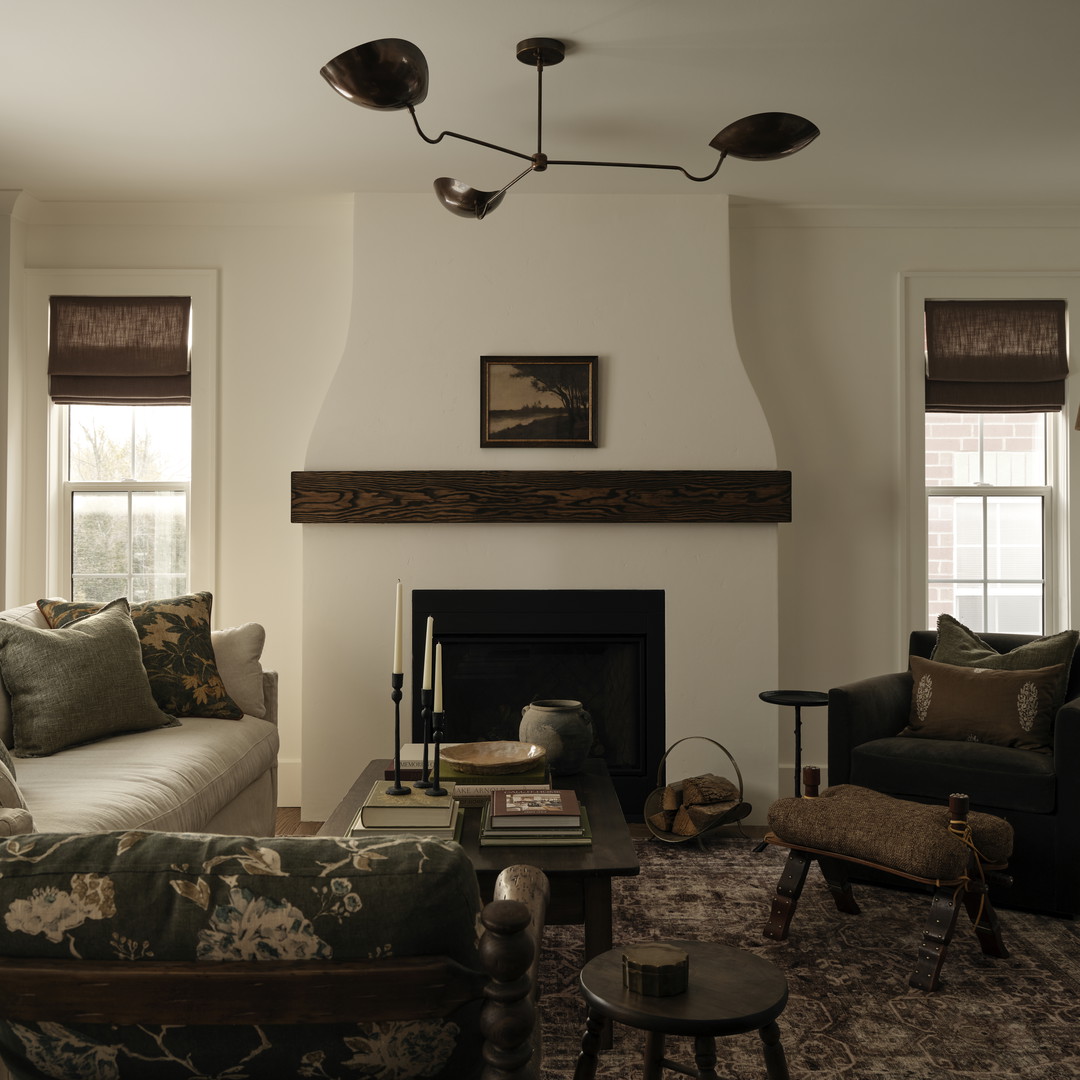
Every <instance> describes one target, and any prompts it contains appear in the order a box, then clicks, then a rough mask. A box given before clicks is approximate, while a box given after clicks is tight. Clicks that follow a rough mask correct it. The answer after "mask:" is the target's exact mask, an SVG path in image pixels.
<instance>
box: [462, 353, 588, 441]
mask: <svg viewBox="0 0 1080 1080" xmlns="http://www.w3.org/2000/svg"><path fill="white" fill-rule="evenodd" d="M597 361H598V358H597V357H595V356H481V357H480V445H481V446H482V447H483V446H487V447H496V446H501V447H514V448H518V449H522V448H528V447H532V448H541V447H545V448H546V447H584V448H595V447H596V446H598V445H599V443H598V441H597V435H596V421H597V416H598V409H597V366H598V364H597Z"/></svg>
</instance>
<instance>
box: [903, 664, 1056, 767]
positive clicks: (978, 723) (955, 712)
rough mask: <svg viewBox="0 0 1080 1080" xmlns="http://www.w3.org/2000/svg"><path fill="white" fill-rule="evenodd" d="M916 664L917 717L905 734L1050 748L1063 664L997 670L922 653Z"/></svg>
mask: <svg viewBox="0 0 1080 1080" xmlns="http://www.w3.org/2000/svg"><path fill="white" fill-rule="evenodd" d="M910 664H911V677H912V680H913V685H912V688H911V716H910V719H909V721H908V726H907V727H906V728H905V729H904V730H903V731H902V732H901V734H902V735H916V736H919V737H921V738H925V739H959V740H965V741H967V742H981V743H989V744H990V745H992V746H1011V747H1013V748H1015V749H1017V750H1039V751H1042V752H1043V753H1048V752H1049V751H1050V749H1051V730H1052V726H1053V721H1054V712H1055V708H1054V698H1055V692H1056V688H1057V687H1058V685H1059V684H1060V679H1061V668H1062V665H1061V664H1051V665H1050V666H1049V667H1044V668H1036V669H1034V670H1032V671H993V670H990V669H989V668H978V667H971V668H969V667H958V666H955V665H953V664H939V663H937V662H936V661H934V660H926V659H925V658H923V657H921V656H912V657H911V659H910Z"/></svg>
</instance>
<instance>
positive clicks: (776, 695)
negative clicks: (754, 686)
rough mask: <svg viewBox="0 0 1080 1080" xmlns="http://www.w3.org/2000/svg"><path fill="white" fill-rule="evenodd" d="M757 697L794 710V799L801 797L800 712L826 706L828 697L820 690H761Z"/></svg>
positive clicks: (771, 703)
mask: <svg viewBox="0 0 1080 1080" xmlns="http://www.w3.org/2000/svg"><path fill="white" fill-rule="evenodd" d="M758 697H759V698H761V700H762V701H767V702H768V703H769V704H770V705H792V706H794V708H795V798H796V799H798V798H800V797H801V796H802V789H801V788H800V786H799V781H800V779H801V778H802V711H803V709H804V708H807V707H813V706H815V705H828V704H829V695H828V694H823V693H822V692H821V691H820V690H762V691H761V693H760V694H758Z"/></svg>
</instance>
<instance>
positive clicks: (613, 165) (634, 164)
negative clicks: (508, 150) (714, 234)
mask: <svg viewBox="0 0 1080 1080" xmlns="http://www.w3.org/2000/svg"><path fill="white" fill-rule="evenodd" d="M726 157H727V151H726V150H725V151H723V153H721V155H720V160H719V161H718V162H717V163H716V168H715V169H713V171H712V172H711V173H708V174H706V175H705V176H693V175H692V174H691V173H688V172H687V171H686V170H685V169H684V168H683V167H682V166H681V165H648V164H645V163H644V162H640V161H560V160H557V159H555V158H548V159H547V164H548V165H594V166H598V167H603V168H607V169H670V170H671V171H673V172H681V173H682V174H683V176H685V177H686V179H687V180H693V181H694V182H695V183H698V184H700V183H702V182H703V181H705V180H711V179H712V178H713V177H714V176H715V175H716V174H717V173H718V172H719V171H720V166H721V165H723V164H724V159H725V158H726Z"/></svg>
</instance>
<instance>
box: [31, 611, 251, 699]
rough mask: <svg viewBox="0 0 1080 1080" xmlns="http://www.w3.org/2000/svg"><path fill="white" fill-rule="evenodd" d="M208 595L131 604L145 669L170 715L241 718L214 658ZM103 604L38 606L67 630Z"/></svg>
mask: <svg viewBox="0 0 1080 1080" xmlns="http://www.w3.org/2000/svg"><path fill="white" fill-rule="evenodd" d="M212 603H213V596H212V595H211V594H210V593H208V592H200V593H194V594H193V595H191V596H177V597H174V598H172V599H170V600H147V601H145V602H144V603H140V604H132V605H131V621H132V622H133V623H134V624H135V629H136V630H138V632H139V644H140V646H141V647H142V661H143V667H145V668H146V674H147V677H148V678H149V680H150V689H151V690H152V691H153V694H154V700H155V701H156V702H157V704H158V708H159V709H161V710H162V712H166V713H168V714H169V715H170V716H210V717H217V718H218V719H221V720H238V719H239V718H240V717H241V716H243V715H244V712H243V710H242V709H241V708H240V707H239V706H238V705H237V704H236V702H234V701H233V700H232V698H231V697H229V694H228V691H227V690H226V689H225V684H224V683H223V682H222V680H221V676H220V674H219V673H218V669H217V664H216V662H215V660H214V646H213V643H212V641H211V638H210V606H211V604H212ZM104 606H105V605H104V604H96V603H83V602H69V601H66V600H39V601H38V608H40V610H41V613H42V615H44V616H45V618H46V619H47V620H48V622H49V625H50V626H51V627H52V628H53V629H59V628H60V627H62V626H67V625H68V624H69V623H72V622H74V621H75V620H76V619H80V618H82V617H83V616H85V615H89V614H92V613H93V612H95V611H100V610H101V608H103V607H104Z"/></svg>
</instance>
